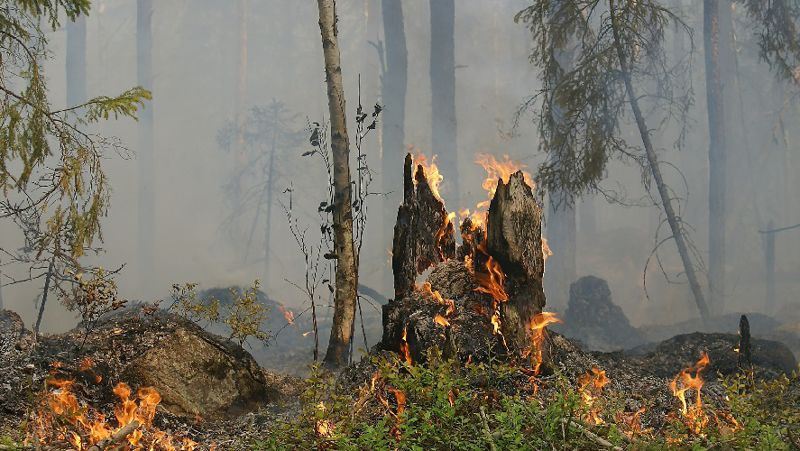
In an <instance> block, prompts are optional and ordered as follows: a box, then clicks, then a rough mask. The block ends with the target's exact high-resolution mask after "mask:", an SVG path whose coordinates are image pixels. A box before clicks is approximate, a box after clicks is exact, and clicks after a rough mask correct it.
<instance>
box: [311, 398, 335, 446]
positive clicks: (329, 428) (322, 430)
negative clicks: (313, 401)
mask: <svg viewBox="0 0 800 451" xmlns="http://www.w3.org/2000/svg"><path fill="white" fill-rule="evenodd" d="M317 410H319V412H320V413H321V414H322V415H324V414H325V410H326V408H325V403H324V402H322V401H320V402H319V404H317ZM334 429H335V425H334V424H333V422H332V421H330V420H327V419H324V418H322V419H319V420H317V422H316V424H315V426H314V431H315V432H316V433H317V435H318V436H319V437H325V438H327V437H330V436H332V435H333V430H334Z"/></svg>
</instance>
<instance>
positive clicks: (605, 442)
mask: <svg viewBox="0 0 800 451" xmlns="http://www.w3.org/2000/svg"><path fill="white" fill-rule="evenodd" d="M561 422H562V423H564V425H565V426H567V428H569V427H570V426H575V427H576V428H577V429H578V430H579V431H581V432H582V433H583V435H584V436H586V438H588V439H589V440H592V441H593V442H595V443H597V444H598V445H600V446H602V447H604V448H610V449H613V450H614V451H622V448H621V447H619V446H617V445H615V444H613V443H611V442H609V441H608V440H606V439H604V438H603V437H600V436H599V435H597V434H595V433H594V432H592V431H590V430H589V429H587V428H586V427H585V426H584V425H582V424H580V423H578V422H577V421H574V420H567V419H566V418H562V419H561Z"/></svg>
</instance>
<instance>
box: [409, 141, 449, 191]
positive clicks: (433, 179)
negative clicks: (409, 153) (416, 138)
mask: <svg viewBox="0 0 800 451" xmlns="http://www.w3.org/2000/svg"><path fill="white" fill-rule="evenodd" d="M417 166H422V170H423V171H424V172H425V178H427V179H428V185H430V187H431V191H432V192H433V195H434V196H436V198H437V199H439V200H441V201H442V202H444V200H443V199H442V196H441V195H440V194H439V185H441V184H442V181H443V180H444V176H443V175H442V173H441V172H439V166H438V165H437V164H436V155H434V156H433V157H431V161H430V163H428V158H427V157H426V156H425V155H424V154H422V153H420V152H417V153H416V155H414V157H413V164H412V167H413V168H414V171H415V172H416V168H417Z"/></svg>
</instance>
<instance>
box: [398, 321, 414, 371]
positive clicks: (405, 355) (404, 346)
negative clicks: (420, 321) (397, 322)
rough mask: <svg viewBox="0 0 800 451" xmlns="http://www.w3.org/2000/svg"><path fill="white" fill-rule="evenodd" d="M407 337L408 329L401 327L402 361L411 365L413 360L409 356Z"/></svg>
mask: <svg viewBox="0 0 800 451" xmlns="http://www.w3.org/2000/svg"><path fill="white" fill-rule="evenodd" d="M407 337H408V329H407V328H406V327H403V337H402V338H403V341H402V342H401V343H400V355H401V356H402V357H403V361H405V362H406V363H407V364H409V365H413V364H414V360H413V359H412V358H411V349H410V348H409V347H408V341H407V340H406V338H407Z"/></svg>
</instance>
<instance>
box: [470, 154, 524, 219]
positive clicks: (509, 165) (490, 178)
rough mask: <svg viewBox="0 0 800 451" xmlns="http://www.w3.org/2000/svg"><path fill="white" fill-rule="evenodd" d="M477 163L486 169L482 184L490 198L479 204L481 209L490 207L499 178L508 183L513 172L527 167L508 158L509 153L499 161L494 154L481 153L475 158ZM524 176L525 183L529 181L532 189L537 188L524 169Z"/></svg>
mask: <svg viewBox="0 0 800 451" xmlns="http://www.w3.org/2000/svg"><path fill="white" fill-rule="evenodd" d="M475 163H477V164H479V165H481V166H482V167H483V169H484V170H485V171H486V178H485V179H484V180H483V184H482V186H483V189H484V190H486V193H487V194H488V196H489V200H485V201H483V202H480V203H479V204H478V208H479V209H486V208H488V207H489V204H490V203H491V201H492V198H493V197H494V192H495V191H496V190H497V184H498V181H499V179H502V180H503V182H504V183H508V179H509V178H510V177H511V174H513V173H515V172H517V171H520V170H523V169H524V168H526V167H527V166H526V165H525V164H522V163H518V162H516V161H513V160H511V159H510V158H508V155H503V161H498V160H497V159H496V158H495V157H494V155H489V154H485V153H479V154H478V155H477V156H476V158H475ZM522 176H523V177H524V178H525V183H527V184H528V186H530V187H531V189H535V188H536V184H535V183H534V182H533V178H532V177H531V175H530V173H528V172H527V171H524V170H523V171H522Z"/></svg>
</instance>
